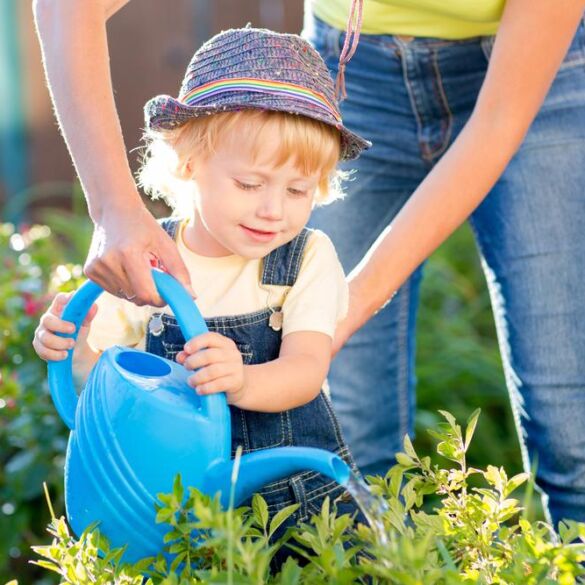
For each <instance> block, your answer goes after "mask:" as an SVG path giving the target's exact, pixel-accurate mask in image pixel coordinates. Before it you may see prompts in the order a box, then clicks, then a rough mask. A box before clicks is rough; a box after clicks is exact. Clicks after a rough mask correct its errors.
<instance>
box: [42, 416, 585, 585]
mask: <svg viewBox="0 0 585 585" xmlns="http://www.w3.org/2000/svg"><path fill="white" fill-rule="evenodd" d="M441 414H442V416H443V417H444V422H442V423H440V424H439V425H438V426H437V427H436V429H434V430H432V431H431V435H432V436H433V437H434V439H435V440H436V441H437V442H438V444H437V448H436V450H437V453H438V454H439V456H440V457H441V458H443V459H444V460H445V459H446V460H447V461H448V462H449V463H448V464H447V465H443V466H441V465H437V464H434V463H432V462H431V459H430V457H428V456H424V457H421V456H420V455H419V454H418V453H417V452H416V451H415V449H414V447H413V445H412V443H411V442H410V440H409V439H408V438H406V439H405V442H404V452H403V453H400V454H398V456H397V459H398V464H397V465H396V466H394V467H393V468H392V469H391V470H390V471H389V472H388V474H387V475H386V476H385V477H384V478H369V480H370V483H371V489H372V491H373V492H375V493H376V494H377V495H378V496H379V497H381V498H384V500H385V501H386V503H387V505H388V510H387V511H386V512H384V513H383V515H382V516H381V518H380V522H381V523H382V524H383V526H384V531H385V534H386V538H384V540H383V541H382V540H381V539H380V538H379V537H378V532H377V531H376V530H374V529H373V528H372V527H370V526H364V525H358V526H357V528H355V527H354V526H353V523H352V520H351V518H349V517H348V516H347V515H345V516H338V515H337V513H336V510H335V506H331V504H330V502H329V501H328V500H326V501H325V503H324V504H323V507H322V509H321V513H320V514H319V515H316V516H314V517H313V518H312V519H311V522H310V524H302V525H301V526H295V527H293V528H291V529H289V530H288V532H287V533H286V535H285V536H284V537H282V538H281V539H279V540H278V541H276V542H272V541H271V539H270V535H271V533H273V532H274V530H275V526H276V524H278V523H279V522H280V521H282V520H283V519H284V518H285V517H286V516H287V514H289V513H291V511H292V510H290V509H289V510H284V511H282V512H280V513H279V515H276V516H275V517H274V518H272V519H270V518H269V516H268V512H267V508H266V504H265V502H264V501H263V500H262V498H260V496H258V495H256V496H255V497H254V499H253V500H252V506H251V507H250V508H246V507H243V508H238V509H233V508H231V509H229V510H227V511H224V510H222V509H221V508H220V506H219V503H218V500H217V498H215V499H213V498H210V497H209V496H205V495H203V494H201V493H199V492H198V491H196V490H194V489H189V490H188V494H187V496H186V497H185V493H184V490H183V487H182V486H181V483H180V479H177V481H176V482H175V486H174V490H173V492H172V493H171V494H163V495H161V497H160V505H159V506H158V520H159V521H160V522H166V523H167V524H169V532H168V535H167V538H166V541H167V543H168V545H167V547H168V551H169V552H172V553H174V554H175V555H177V557H176V558H175V560H174V561H172V562H171V563H169V562H168V561H167V560H166V558H165V557H164V556H163V555H162V554H161V555H159V556H158V557H157V558H156V559H144V560H143V561H140V562H139V563H137V564H134V565H124V564H122V563H120V555H121V554H122V551H121V550H116V551H111V550H109V548H108V546H107V544H106V543H105V542H104V539H103V538H102V536H100V535H99V532H97V530H95V529H94V530H93V531H92V530H88V531H86V532H85V533H84V534H83V535H82V536H81V538H80V539H79V540H75V539H73V538H72V537H71V535H70V533H69V531H68V529H67V525H66V523H65V521H64V520H63V518H60V519H57V518H55V516H54V514H52V516H53V520H52V522H51V525H50V528H49V531H50V533H51V534H52V535H53V542H52V543H51V544H49V545H44V546H37V547H35V551H36V552H37V554H39V555H40V556H41V557H42V560H40V561H37V562H38V563H39V564H40V565H42V566H43V567H45V568H47V569H49V570H51V571H54V572H56V573H58V574H59V576H60V579H61V583H74V584H76V585H86V584H87V585H89V584H90V583H104V584H105V583H114V584H118V583H120V584H122V583H124V584H126V583H128V584H130V583H132V584H133V583H140V582H141V577H140V575H141V574H142V573H144V574H146V575H147V577H148V580H147V583H148V584H149V585H189V584H196V583H207V584H219V583H222V584H224V583H234V584H236V583H237V584H258V585H260V584H264V583H267V584H282V585H284V584H299V585H300V584H311V585H319V584H326V583H336V584H346V583H347V584H349V583H358V584H359V583H364V584H365V583H371V584H381V583H389V584H390V583H391V584H404V585H452V584H456V583H464V584H481V585H488V584H493V583H498V584H502V585H508V584H509V585H511V584H522V585H536V584H554V583H559V584H561V585H568V584H572V583H579V582H583V576H584V575H585V569H584V568H583V565H582V563H583V561H585V525H584V524H578V523H575V522H567V523H565V524H563V525H561V528H560V533H559V535H558V536H557V535H556V534H555V533H554V531H553V530H552V529H551V527H550V526H548V525H546V524H545V523H543V522H530V521H529V520H527V519H526V518H524V517H523V516H522V508H521V506H520V503H519V501H518V500H517V499H515V498H513V497H512V494H513V492H514V491H515V490H516V489H517V488H518V487H519V486H520V485H521V484H522V483H524V482H526V481H527V479H528V475H527V474H524V473H522V474H519V475H516V476H514V477H511V478H508V476H507V474H506V472H505V471H504V470H503V469H502V468H498V467H495V466H491V465H490V466H487V468H486V469H479V468H474V467H470V466H468V464H467V457H466V454H467V451H468V449H469V445H470V442H471V438H472V436H473V434H474V432H475V429H476V424H477V420H478V416H479V411H477V412H475V413H474V414H473V415H472V416H471V417H470V419H469V420H468V422H467V425H466V428H465V430H463V429H462V428H461V426H460V425H459V424H458V423H457V421H456V420H455V419H454V418H453V416H452V415H450V414H449V413H447V412H442V413H441ZM472 476H473V477H478V478H480V479H481V481H482V485H480V486H477V487H473V486H472V485H471V483H470V481H469V479H470V478H471V477H472ZM429 495H433V496H436V497H438V498H439V502H438V505H437V506H436V508H435V509H434V510H433V511H431V512H424V511H422V510H421V506H422V505H423V502H424V500H425V498H426V497H427V496H429ZM194 530H196V531H197V533H198V534H197V536H196V537H194V536H193V534H194V532H193V531H194ZM283 547H286V548H288V549H289V550H294V551H296V552H297V554H298V555H299V557H300V558H301V559H303V561H302V562H299V560H297V559H293V558H289V559H288V560H287V561H286V563H285V564H284V565H283V567H282V570H281V571H280V572H279V573H277V574H274V573H271V572H270V563H271V560H272V558H273V556H274V554H275V553H276V551H277V550H279V549H281V548H283ZM98 548H102V550H103V551H104V556H103V557H101V558H100V556H99V555H98Z"/></svg>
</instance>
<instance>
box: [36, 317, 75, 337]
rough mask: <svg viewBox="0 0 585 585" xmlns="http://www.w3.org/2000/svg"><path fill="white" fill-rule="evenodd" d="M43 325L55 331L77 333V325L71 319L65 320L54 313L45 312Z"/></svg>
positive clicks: (42, 318) (42, 320)
mask: <svg viewBox="0 0 585 585" xmlns="http://www.w3.org/2000/svg"><path fill="white" fill-rule="evenodd" d="M41 325H42V326H43V327H44V328H45V329H48V330H49V331H53V332H55V333H75V325H74V324H73V323H71V321H63V319H61V318H59V317H58V316H57V315H55V314H53V313H45V314H44V315H43V316H42V317H41Z"/></svg>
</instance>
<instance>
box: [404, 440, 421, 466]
mask: <svg viewBox="0 0 585 585" xmlns="http://www.w3.org/2000/svg"><path fill="white" fill-rule="evenodd" d="M404 451H405V453H406V454H407V455H408V456H409V457H411V458H412V459H415V460H416V459H418V456H417V454H416V451H415V450H414V447H413V445H412V441H411V440H410V437H409V436H408V435H404Z"/></svg>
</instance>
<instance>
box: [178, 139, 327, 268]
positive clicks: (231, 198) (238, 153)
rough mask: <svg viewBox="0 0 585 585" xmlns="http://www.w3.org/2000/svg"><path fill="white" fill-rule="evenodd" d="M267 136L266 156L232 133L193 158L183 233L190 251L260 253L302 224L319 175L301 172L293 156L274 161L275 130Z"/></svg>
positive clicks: (287, 237) (259, 255)
mask: <svg viewBox="0 0 585 585" xmlns="http://www.w3.org/2000/svg"><path fill="white" fill-rule="evenodd" d="M267 138H268V139H267V140H266V145H265V148H264V152H265V153H266V155H263V153H262V152H261V153H260V155H259V156H258V157H257V159H256V160H254V159H253V157H252V153H251V151H250V147H249V145H247V144H246V140H245V138H244V139H243V140H240V141H238V140H237V138H236V139H232V140H229V139H226V140H221V141H220V143H219V144H218V145H217V147H216V150H215V152H214V153H213V154H211V155H210V156H209V157H207V158H206V159H204V160H202V161H199V162H195V163H194V165H195V168H194V169H193V174H194V179H195V182H196V184H197V190H198V197H197V199H196V209H195V211H196V213H195V220H194V222H193V224H192V225H189V226H188V228H187V232H186V233H185V237H186V240H187V244H188V245H189V246H190V247H191V248H192V249H193V250H194V251H195V252H198V253H200V254H202V255H206V256H227V255H230V254H237V255H239V256H243V257H245V258H262V257H264V256H266V255H267V254H269V253H270V252H271V251H272V250H274V249H275V248H278V247H279V246H282V245H283V244H286V243H287V242H289V241H290V240H292V239H293V238H294V237H295V236H296V235H297V234H298V233H299V232H300V231H301V230H302V228H303V227H304V226H305V224H306V223H307V221H308V219H309V215H310V214H311V209H312V206H313V197H314V194H315V191H316V189H317V186H318V182H319V178H320V175H319V173H318V172H316V173H315V174H313V175H310V176H305V175H303V174H302V173H301V171H299V169H297V168H296V166H295V164H294V162H295V161H294V160H292V159H291V160H288V161H287V162H286V163H285V164H283V165H281V166H279V167H277V166H275V163H274V161H272V160H271V156H270V154H271V151H272V149H271V148H270V144H275V143H276V142H275V141H277V140H278V139H279V136H278V134H277V132H276V130H274V131H271V132H270V133H269V135H268V136H267ZM273 141H274V142H273Z"/></svg>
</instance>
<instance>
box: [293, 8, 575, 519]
mask: <svg viewBox="0 0 585 585" xmlns="http://www.w3.org/2000/svg"><path fill="white" fill-rule="evenodd" d="M304 34H305V36H306V37H307V38H308V39H309V40H310V41H311V43H312V44H314V45H315V47H316V48H317V49H318V50H319V51H320V53H321V54H322V55H323V57H324V59H325V60H326V63H327V65H328V67H330V69H331V70H332V73H333V75H335V73H336V71H337V60H338V56H339V51H340V47H341V46H342V44H343V39H344V33H343V32H342V31H339V30H337V29H334V28H332V27H330V26H328V25H326V24H325V23H323V22H321V21H319V20H318V19H315V18H312V17H311V16H310V15H308V17H307V21H306V23H305V32H304ZM492 46H493V37H481V38H471V39H465V40H461V41H448V40H443V39H432V38H414V39H412V38H404V37H394V36H390V35H362V36H361V38H360V43H359V47H358V50H357V52H356V54H355V56H354V57H353V59H352V61H351V62H350V64H349V65H348V67H347V72H346V86H347V95H348V98H347V99H346V100H345V101H344V102H343V103H342V106H341V109H342V114H343V118H344V123H345V124H346V125H347V126H348V127H349V128H350V129H351V130H353V131H355V132H358V133H359V134H361V135H362V136H364V137H366V138H368V139H370V140H372V141H373V143H374V146H373V148H372V149H371V150H369V151H367V152H366V153H365V154H363V155H362V156H361V158H360V159H359V160H358V161H355V162H350V163H347V164H345V165H344V168H346V169H355V170H356V171H357V172H356V174H355V179H354V180H353V181H352V182H349V183H348V184H346V191H347V197H346V198H345V199H344V200H343V201H341V202H337V203H335V204H334V205H331V206H329V207H325V208H321V209H318V210H316V212H315V213H314V215H313V219H312V226H313V227H318V228H320V229H322V230H324V231H325V232H327V233H328V234H329V235H330V236H331V238H332V240H333V242H334V244H335V245H336V247H337V251H338V253H339V256H340V258H341V261H342V263H343V265H344V268H345V270H346V271H349V270H351V269H352V268H353V267H354V266H355V265H356V264H357V263H358V261H359V260H360V259H361V258H362V256H363V255H364V253H365V252H366V250H367V249H368V248H369V246H370V245H371V244H372V243H373V242H374V240H375V239H376V238H377V237H378V234H379V233H380V231H381V230H382V229H383V228H384V227H385V226H387V225H388V223H389V222H390V221H391V220H392V218H393V217H394V216H395V215H396V213H397V212H398V211H399V210H400V208H401V207H402V205H403V204H404V203H405V201H406V200H407V199H408V198H409V196H410V195H411V193H412V192H413V191H414V190H415V189H416V187H417V186H418V185H419V183H420V182H421V181H422V180H423V179H424V178H425V176H426V175H427V173H428V172H429V171H430V170H431V169H432V168H433V166H434V165H435V164H436V163H437V161H438V160H439V159H440V158H441V155H442V154H443V153H444V152H445V150H446V149H447V148H448V147H449V145H450V144H451V143H452V142H453V140H454V139H455V138H456V137H457V135H458V133H459V132H460V131H461V129H462V127H463V126H464V124H465V123H466V121H467V120H468V118H469V116H470V114H471V112H472V109H473V107H474V104H475V101H476V98H477V95H478V92H479V90H480V87H481V84H482V82H483V80H484V77H485V73H486V68H487V64H488V61H489V57H490V53H491V48H492ZM469 221H470V223H471V227H472V229H473V231H474V234H475V237H476V241H477V244H478V248H479V251H480V254H481V259H482V263H483V266H484V269H485V274H486V278H487V282H488V286H489V291H490V295H491V301H492V306H493V311H494V315H495V320H496V324H497V332H498V338H499V344H500V348H501V354H502V360H503V364H504V369H505V375H506V381H507V386H508V390H509V394H510V398H511V401H512V407H513V412H514V415H515V419H516V423H517V427H518V433H519V436H520V438H521V443H522V451H523V457H524V463H525V466H526V467H527V468H528V469H529V468H530V465H529V459H531V458H533V457H536V458H537V461H538V471H537V481H538V485H539V486H540V487H541V488H542V490H543V491H544V493H545V494H546V495H547V496H548V498H549V500H550V501H549V507H550V512H551V514H552V519H553V520H554V521H555V523H556V522H557V521H558V520H560V519H561V518H565V517H567V518H574V519H578V520H581V521H585V433H583V432H582V431H581V430H580V429H581V425H582V424H585V292H584V286H585V24H584V23H583V22H582V23H581V25H580V27H579V30H578V32H577V34H576V36H575V39H574V40H573V43H572V45H571V47H570V50H569V51H568V54H567V56H566V58H565V60H564V62H563V64H562V66H561V69H560V71H559V73H558V74H557V77H556V79H555V81H554V84H553V86H552V88H551V90H550V92H549V94H548V96H547V98H546V101H545V103H544V104H543V106H542V109H541V110H540V112H539V114H538V116H537V118H536V119H535V121H534V122H533V124H532V126H531V128H530V130H529V132H528V135H527V136H526V139H525V141H524V143H523V145H522V146H521V148H520V150H519V151H518V153H517V154H516V155H515V156H514V158H513V160H512V161H511V162H510V164H509V165H508V167H507V169H506V171H505V173H504V174H503V176H502V177H501V179H500V180H499V181H498V183H497V184H496V185H495V187H494V188H493V190H492V192H491V193H490V194H489V195H488V197H487V198H486V199H485V200H484V202H483V203H482V204H481V205H480V207H479V208H478V209H477V210H476V211H475V212H474V213H473V215H472V216H471V218H470V220H469ZM420 280H421V269H420V268H419V269H418V270H417V271H416V272H415V273H414V274H413V275H412V277H411V278H410V280H409V281H408V282H407V283H406V284H405V285H404V286H403V287H402V288H401V289H400V290H399V292H398V293H397V295H396V296H395V298H394V299H393V300H392V302H391V303H390V304H389V305H387V306H386V308H384V309H383V310H381V311H380V312H379V313H378V314H377V315H376V316H375V317H374V318H372V319H371V320H370V322H369V323H368V324H367V325H365V326H364V327H363V328H362V329H361V330H360V331H359V332H357V333H356V334H355V335H354V336H353V337H352V338H351V339H350V341H349V342H348V343H347V345H346V346H345V347H344V349H343V350H342V351H341V352H340V354H339V356H338V357H337V358H336V359H335V361H334V363H333V365H332V368H331V374H330V380H329V381H330V385H331V390H332V394H333V400H334V404H335V407H336V410H337V413H338V415H339V417H340V419H341V423H342V427H343V430H344V433H345V436H346V438H347V440H348V443H349V446H350V449H351V451H352V453H353V454H354V457H355V459H356V462H357V464H358V466H359V467H360V468H361V470H362V471H363V472H364V473H366V474H369V473H373V474H383V473H385V472H386V470H387V468H388V467H389V466H390V465H392V464H393V462H394V453H395V452H396V451H399V450H401V445H402V438H403V436H404V434H405V433H407V432H408V433H412V430H413V415H414V384H415V377H414V353H415V321H416V311H417V302H418V292H419V285H420ZM445 390H450V389H447V388H446V389H445Z"/></svg>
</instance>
